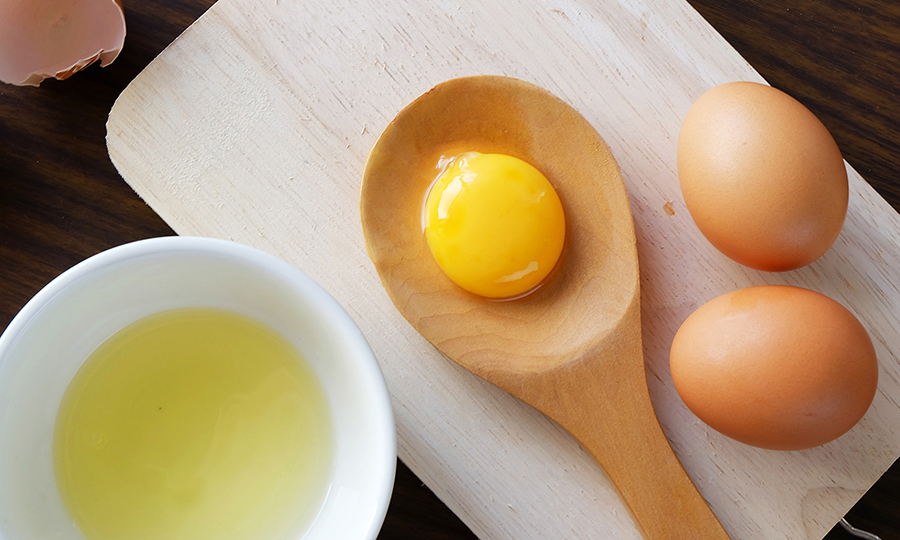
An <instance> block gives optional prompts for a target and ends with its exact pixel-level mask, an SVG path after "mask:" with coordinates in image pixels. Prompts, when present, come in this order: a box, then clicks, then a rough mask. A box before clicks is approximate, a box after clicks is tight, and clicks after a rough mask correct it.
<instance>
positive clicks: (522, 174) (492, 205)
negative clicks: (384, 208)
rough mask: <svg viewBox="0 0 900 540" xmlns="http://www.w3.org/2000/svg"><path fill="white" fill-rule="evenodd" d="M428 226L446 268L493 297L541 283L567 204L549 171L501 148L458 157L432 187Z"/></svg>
mask: <svg viewBox="0 0 900 540" xmlns="http://www.w3.org/2000/svg"><path fill="white" fill-rule="evenodd" d="M424 225H425V238H426V240H427V242H428V247H429V248H430V249H431V253H432V254H433V255H434V258H435V260H436V261H437V263H438V266H440V267H441V270H443V271H444V273H445V274H447V276H448V277H449V278H450V279H451V280H453V282H454V283H456V284H457V285H459V286H460V287H462V288H463V289H465V290H467V291H469V292H471V293H474V294H477V295H480V296H484V297H487V298H512V297H517V296H521V295H523V294H526V293H528V292H530V291H531V290H533V289H534V288H536V287H537V286H538V285H540V284H541V282H542V281H543V280H544V278H546V277H547V275H548V274H549V273H550V271H551V270H553V267H554V266H556V262H557V260H558V259H559V256H560V253H561V252H562V248H563V242H564V240H565V236H566V221H565V216H564V214H563V208H562V203H561V202H560V200H559V196H558V195H557V194H556V190H554V189H553V186H552V185H551V184H550V182H549V181H548V180H547V178H546V177H545V176H544V175H543V174H541V172H540V171H538V170H537V169H536V168H534V167H533V166H531V165H529V164H528V163H525V162H524V161H522V160H521V159H518V158H514V157H511V156H507V155H503V154H479V153H477V152H468V153H465V154H461V155H459V156H456V157H455V158H453V159H452V160H451V161H450V162H449V164H447V165H446V166H445V167H444V170H443V171H442V172H441V174H440V176H438V178H437V180H436V181H435V183H434V185H433V186H432V188H431V191H430V192H429V193H428V197H427V199H426V201H425V216H424Z"/></svg>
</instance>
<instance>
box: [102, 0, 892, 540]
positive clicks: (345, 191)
mask: <svg viewBox="0 0 900 540" xmlns="http://www.w3.org/2000/svg"><path fill="white" fill-rule="evenodd" d="M473 74H498V75H508V76H513V77H517V78H520V79H523V80H526V81H529V82H533V83H535V84H538V85H540V86H542V87H544V88H546V89H547V90H549V91H551V92H553V93H554V94H556V95H557V96H559V97H561V98H562V99H564V100H565V101H567V102H568V103H569V104H571V105H572V106H574V107H575V108H576V109H577V110H578V111H580V112H581V113H582V114H583V115H584V116H585V117H586V118H587V120H588V121H590V122H591V123H592V124H593V125H594V127H595V128H596V129H597V130H598V131H599V132H600V134H601V135H602V136H603V137H604V138H605V139H606V141H607V143H608V144H609V145H610V147H611V149H612V151H613V154H614V155H615V156H616V158H617V159H618V161H619V165H620V166H621V168H622V172H623V177H624V179H625V183H626V186H627V188H628V190H629V194H630V196H631V204H632V211H633V214H634V218H635V225H636V230H637V237H638V250H639V257H640V264H641V286H642V296H641V300H642V324H643V329H644V352H645V360H646V366H647V376H648V377H647V378H648V382H649V385H650V391H651V394H652V397H653V401H654V404H655V406H656V409H657V413H658V416H659V418H660V421H661V423H662V425H663V427H664V430H665V432H666V434H667V436H668V437H669V439H670V441H671V443H672V445H673V447H674V449H675V450H676V453H677V454H678V456H679V458H680V459H681V461H682V463H683V464H684V466H685V468H686V469H687V471H688V473H689V474H690V476H691V477H692V478H693V480H694V481H695V483H696V484H697V486H698V488H699V489H700V491H701V493H702V494H703V495H704V497H705V498H706V499H707V500H708V501H709V503H710V505H711V507H712V509H713V511H714V512H715V513H716V515H717V516H718V517H719V519H720V520H721V521H722V523H723V525H724V526H725V528H726V530H727V531H728V532H729V533H730V534H731V536H732V537H733V538H734V539H735V540H751V539H752V540H757V539H763V538H764V539H768V540H777V539H791V540H799V539H818V538H821V537H822V536H824V534H825V533H826V532H827V531H828V530H829V529H830V528H831V527H832V526H833V525H834V524H835V523H836V522H837V521H838V520H839V519H840V518H841V516H842V515H843V514H844V513H845V512H846V511H847V510H848V509H849V508H850V507H851V506H852V505H853V503H854V502H855V501H856V500H857V499H858V498H859V497H860V496H861V495H862V494H863V493H864V492H865V490H866V489H868V488H869V486H871V485H872V484H873V483H874V482H875V481H876V480H877V478H878V477H879V476H880V475H881V474H882V473H883V472H884V471H885V470H886V469H887V468H888V467H889V466H890V465H891V463H892V462H893V461H894V459H895V458H896V457H897V456H898V455H900V430H898V429H896V428H895V426H897V425H900V406H898V403H897V401H896V398H897V396H900V381H898V375H900V364H898V358H897V356H896V352H895V351H897V350H898V346H900V334H898V328H900V324H898V323H897V322H896V321H895V318H894V315H893V306H896V305H900V292H898V290H897V288H896V287H895V285H894V284H893V283H900V275H898V271H897V269H900V249H898V247H897V246H898V240H900V234H898V231H900V218H898V215H897V214H896V213H895V212H894V211H893V210H892V209H891V208H890V207H889V205H888V204H887V203H886V202H885V201H884V200H883V199H881V198H880V197H879V196H878V195H877V194H876V193H875V192H874V191H873V190H872V189H871V188H870V187H869V186H868V185H867V184H866V183H865V182H864V181H863V180H862V179H861V178H860V176H859V175H858V174H857V173H856V172H855V171H853V170H850V171H849V173H850V187H851V194H850V208H849V213H848V218H847V222H846V224H845V227H844V230H843V232H842V234H841V236H840V238H839V239H838V241H837V242H836V244H835V245H834V247H833V248H832V249H831V251H829V252H828V253H827V254H826V255H825V257H824V258H822V259H820V260H819V261H817V262H815V263H814V264H812V265H811V266H809V267H806V268H803V269H801V270H798V271H794V272H789V273H785V274H767V273H763V272H757V271H754V270H750V269H747V268H744V267H741V266H740V265H738V264H736V263H734V262H731V261H730V260H728V259H726V258H725V257H724V256H723V255H721V254H719V253H718V252H717V251H715V249H713V248H712V247H711V246H710V245H709V244H708V243H707V242H706V241H705V240H704V239H703V237H702V236H701V235H700V233H699V232H698V230H697V229H696V227H695V226H694V224H693V223H692V222H691V220H690V217H689V215H688V214H687V212H686V210H685V208H684V204H683V201H682V198H681V196H680V193H679V189H678V182H677V176H676V171H675V148H676V141H677V136H678V130H679V128H680V124H681V119H682V118H683V116H684V114H685V113H686V112H687V110H688V108H689V107H690V105H691V103H692V102H693V101H694V100H695V99H696V98H697V97H698V96H699V95H700V94H701V93H702V92H703V91H705V90H706V89H708V88H710V87H711V86H713V85H715V84H718V83H722V82H726V81H731V80H755V81H761V80H762V79H761V78H760V76H759V75H758V74H757V73H756V72H755V71H754V70H753V69H752V68H751V67H750V66H749V65H748V64H747V63H746V62H745V61H743V60H742V59H741V58H740V56H739V55H738V54H737V53H736V52H735V51H734V50H733V49H732V48H731V47H730V46H729V45H728V44H727V43H726V42H725V41H724V40H723V39H722V38H721V37H720V36H719V35H718V34H717V33H716V32H715V31H714V30H713V29H712V28H711V27H710V26H709V25H708V24H707V23H706V22H705V21H703V20H702V18H701V17H700V16H699V15H698V14H697V13H696V12H695V11H693V9H692V8H691V7H690V6H689V5H688V4H687V3H686V2H684V1H683V0H660V1H652V0H644V1H631V0H618V1H617V0H594V1H587V0H507V1H498V0H454V1H445V0H435V1H411V2H388V3H384V2H374V1H372V0H336V1H334V2H303V1H301V0H219V2H218V3H217V4H216V5H214V6H213V8H212V9H211V10H210V11H209V12H207V13H206V14H205V15H204V16H203V17H201V18H200V19H199V20H198V21H197V22H196V23H195V24H194V25H193V26H192V27H191V28H189V29H188V30H187V31H186V32H185V33H184V34H183V35H182V36H181V37H180V38H178V39H177V40H176V41H175V42H174V43H173V44H172V45H171V46H170V47H169V48H168V49H166V51H164V52H163V53H162V55H160V57H159V58H157V59H156V60H155V61H154V62H153V63H152V64H151V65H150V66H149V67H148V68H147V69H146V70H145V71H144V72H143V73H141V74H140V75H139V76H138V77H137V78H136V79H135V80H134V82H133V83H132V84H131V85H130V86H129V87H128V88H127V89H126V90H125V91H124V92H123V94H122V96H121V97H120V98H119V100H118V101H117V103H116V105H115V106H114V108H113V110H112V112H111V115H110V120H109V124H108V129H109V133H108V143H109V150H110V155H111V157H112V160H113V163H114V164H115V165H116V167H117V168H118V169H119V171H120V173H121V174H122V176H123V177H124V178H125V179H126V180H127V181H128V182H129V183H130V184H131V186H133V187H134V189H135V190H136V191H137V193H138V194H140V195H141V197H143V198H144V199H145V200H146V201H147V202H148V203H149V204H150V205H151V206H152V207H153V209H154V210H155V211H156V212H157V213H159V214H160V215H161V216H162V217H163V219H165V220H166V222H167V223H169V225H171V226H172V228H173V229H174V230H175V231H176V232H178V233H179V234H182V235H202V236H213V237H219V238H226V239H231V240H235V241H238V242H242V243H245V244H249V245H252V246H255V247H258V248H261V249H263V250H266V251H268V252H270V253H273V254H275V255H278V256H280V257H282V258H284V259H285V260H287V261H289V262H290V263H292V264H294V265H296V266H297V267H298V268H300V269H301V270H303V271H304V272H306V273H307V274H309V275H310V276H311V277H313V278H314V279H315V280H317V281H318V282H319V283H321V284H322V285H323V286H324V287H325V288H326V289H327V290H328V291H329V292H330V293H331V294H332V295H334V296H335V297H336V298H337V299H338V301H340V302H341V304H342V305H343V306H344V307H345V308H346V309H347V311H348V312H349V313H350V315H351V316H352V317H353V318H354V320H355V321H356V322H357V323H358V324H359V326H360V327H361V329H362V331H363V332H364V334H365V335H366V337H367V338H368V340H369V342H370V344H371V345H372V347H373V349H374V351H375V353H376V355H377V356H378V358H379V361H380V363H381V367H382V370H383V371H384V375H385V379H386V382H387V385H388V388H389V390H390V392H391V395H392V403H393V406H394V412H395V416H396V421H397V430H398V439H399V448H398V451H399V454H400V457H401V459H403V461H404V462H405V463H406V464H407V465H409V467H410V468H411V469H412V470H413V471H414V472H415V473H416V474H417V475H419V477H420V478H421V479H422V480H423V481H424V482H425V483H426V484H428V486H429V487H431V488H432V489H433V490H434V491H435V492H436V493H437V494H438V495H439V496H440V497H441V499H442V500H444V502H446V503H447V504H448V505H449V506H450V508H451V509H452V510H453V511H454V512H456V513H457V514H458V515H460V516H461V517H462V519H463V520H464V521H465V522H466V523H467V524H468V525H469V527H471V528H472V530H473V531H474V532H475V533H476V534H477V535H478V536H479V537H480V538H483V539H497V540H500V539H503V540H513V539H515V540H527V539H535V540H536V539H547V538H591V539H593V538H602V539H629V540H637V539H638V538H639V536H638V534H637V532H636V530H635V528H634V526H633V525H632V523H631V520H630V518H629V516H628V513H627V511H626V510H625V508H624V506H622V504H621V502H620V501H619V499H618V497H617V496H616V493H615V491H614V490H613V489H612V487H611V486H610V484H609V482H608V481H607V479H606V478H605V476H604V475H603V473H602V471H601V470H600V469H599V467H597V466H596V465H595V464H594V463H593V461H591V459H590V457H589V456H588V455H587V453H586V452H584V451H583V450H582V449H581V448H580V447H579V446H578V444H577V443H576V442H575V441H574V439H572V438H571V437H570V436H569V435H568V434H567V433H565V432H564V431H563V430H562V429H561V428H559V427H558V426H556V425H555V424H553V423H552V422H550V421H549V420H547V419H546V418H545V417H543V416H542V415H541V414H540V413H537V412H536V411H534V410H533V409H531V408H530V407H528V406H527V405H524V404H523V403H521V402H519V401H517V400H516V399H514V398H512V397H510V396H508V395H507V394H505V393H504V392H502V391H500V390H498V389H497V388H495V387H493V386H491V385H489V384H487V383H485V382H483V381H481V380H479V379H478V378H476V377H475V376H473V375H471V374H469V373H468V372H466V371H464V370H463V369H462V368H459V367H458V366H456V365H455V364H454V363H452V362H450V361H448V360H447V359H446V358H444V357H443V356H442V355H441V354H440V353H438V352H437V351H436V350H435V349H434V348H433V347H431V346H430V345H429V344H428V343H427V342H426V341H425V340H424V339H423V338H422V337H421V336H419V335H418V334H417V333H416V332H415V331H414V330H413V329H412V328H411V327H410V325H409V324H408V323H407V322H406V321H405V320H404V319H403V318H402V317H401V316H400V314H399V313H398V312H397V310H396V309H395V308H394V306H393V305H392V304H391V302H390V300H389V299H388V296H387V294H386V293H385V292H384V290H383V289H382V287H381V284H380V282H379V279H378V276H377V274H376V272H375V269H374V267H373V265H372V263H371V261H370V260H369V259H368V257H367V255H366V251H365V247H364V242H363V235H362V230H361V225H360V219H359V210H358V204H359V182H360V177H361V174H362V170H363V166H364V163H365V158H366V155H367V153H368V151H369V149H370V148H371V147H372V145H373V143H374V141H375V139H376V137H377V136H378V134H379V133H380V131H381V130H382V129H383V128H384V127H385V126H386V125H387V124H388V122H389V121H390V119H391V118H392V117H393V116H394V115H395V114H396V113H397V112H398V111H399V110H400V109H401V108H402V107H403V106H405V105H406V104H407V103H408V102H410V101H411V100H413V99H414V98H416V97H417V96H419V95H420V94H422V93H423V92H425V91H427V90H428V89H429V88H431V87H432V86H434V85H435V84H437V83H439V82H441V81H443V80H446V79H450V78H453V77H457V76H464V75H473ZM668 205H671V206H668ZM667 208H670V209H673V210H674V215H670V212H667V211H666V209H667ZM765 283H786V284H793V285H800V286H805V287H809V288H811V289H814V290H817V291H820V292H823V293H825V294H827V295H829V296H831V297H832V298H835V299H837V300H838V301H840V302H842V303H843V304H844V305H846V306H848V307H849V308H850V309H851V310H852V311H853V312H854V313H856V314H857V315H858V316H859V317H860V319H861V320H862V322H863V324H864V325H865V326H866V328H867V329H868V331H869V332H870V334H871V336H872V338H873V341H874V342H875V345H876V350H877V353H878V356H879V361H880V367H881V371H880V377H881V378H880V381H879V391H878V394H877V396H876V398H875V402H874V404H873V407H872V409H870V411H869V413H868V414H867V415H866V417H865V418H864V419H863V420H862V422H861V423H860V424H858V425H857V426H856V427H855V428H854V429H853V430H852V431H851V432H850V433H848V434H847V435H845V436H844V437H842V438H841V439H839V440H838V441H835V442H833V443H830V444H828V445H826V446H823V447H820V448H816V449H813V450H808V451H802V452H774V451H766V450H760V449H756V448H752V447H748V446H745V445H742V444H740V443H737V442H734V441H731V440H729V439H727V438H725V437H723V436H721V435H719V434H717V433H716V432H714V431H712V430H710V429H709V428H707V427H706V426H705V425H704V424H702V423H701V422H699V420H697V419H696V418H695V417H694V416H693V415H692V414H691V413H690V412H689V411H688V410H687V409H686V408H685V406H684V405H683V404H682V403H681V401H680V400H679V398H678V396H677V394H676V393H675V391H674V389H673V387H672V383H671V378H670V375H669V372H668V348H669V345H670V343H671V340H672V337H673V335H674V333H675V330H676V329H677V328H678V326H679V324H680V323H681V322H682V321H683V320H684V319H685V318H686V317H687V316H688V314H689V313H691V312H692V311H693V310H694V309H695V308H697V307H698V306H699V305H701V304H702V303H703V302H705V301H707V300H709V299H711V298H713V297H715V296H717V295H719V294H721V293H724V292H727V291H731V290H734V289H736V288H739V287H744V286H749V285H758V284H765ZM622 436H627V434H624V433H623V434H622ZM634 466H635V467H640V466H641V464H640V463H637V462H636V463H635V464H634ZM672 519H678V516H672Z"/></svg>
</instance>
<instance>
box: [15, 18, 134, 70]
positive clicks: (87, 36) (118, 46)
mask: <svg viewBox="0 0 900 540" xmlns="http://www.w3.org/2000/svg"><path fill="white" fill-rule="evenodd" d="M124 41H125V16H124V14H123V12H122V5H121V3H120V2H119V0H80V1H72V0H4V1H3V2H0V81H3V82H6V83H9V84H16V85H24V86H38V85H39V84H40V83H41V81H43V80H44V79H46V78H48V77H55V78H57V79H65V78H68V77H69V76H71V75H72V74H73V73H75V72H77V71H79V70H81V69H84V68H85V67H87V66H89V65H90V64H92V63H94V62H95V61H97V60H99V61H100V64H101V65H103V66H105V65H107V64H109V63H110V62H112V61H113V60H115V59H116V57H117V56H118V55H119V51H121V50H122V45H123V43H124Z"/></svg>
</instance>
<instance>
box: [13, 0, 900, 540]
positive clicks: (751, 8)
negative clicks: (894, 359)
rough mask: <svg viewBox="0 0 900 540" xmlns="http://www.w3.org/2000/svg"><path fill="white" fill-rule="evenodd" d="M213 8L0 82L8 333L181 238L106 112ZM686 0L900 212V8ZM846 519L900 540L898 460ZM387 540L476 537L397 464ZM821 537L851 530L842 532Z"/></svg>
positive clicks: (143, 0) (130, 4) (171, 17)
mask: <svg viewBox="0 0 900 540" xmlns="http://www.w3.org/2000/svg"><path fill="white" fill-rule="evenodd" d="M213 1H214V0H124V3H125V16H126V19H127V22H128V38H127V40H126V42H125V49H124V51H123V53H122V54H121V56H120V57H119V58H118V59H117V60H116V62H115V63H114V64H112V65H111V66H110V67H107V68H105V69H100V68H99V67H96V66H95V67H91V68H89V69H87V70H86V71H85V72H82V73H80V74H77V75H76V76H75V77H73V78H71V79H69V80H68V81H64V82H58V81H47V82H45V83H44V84H43V85H42V86H41V87H40V88H18V87H13V86H8V85H3V84H0V141H2V147H0V325H2V327H3V328H5V327H6V325H7V324H8V323H9V321H10V320H11V319H12V318H13V316H15V314H16V313H17V312H18V311H19V309H20V308H21V307H22V306H23V305H24V304H25V303H26V302H27V301H28V299H29V298H30V297H31V296H32V295H34V294H35V293H36V292H37V291H38V290H39V289H40V288H41V287H43V286H44V285H45V284H46V283H47V282H49V281H50V280H51V279H53V278H54V277H56V276H57V275H58V274H60V273H61V272H63V271H64V270H66V269H67V268H69V267H70V266H72V265H74V264H76V263H77V262H79V261H81V260H83V259H85V258H86V257H89V256H91V255H94V254H95V253H98V252H100V251H103V250H105V249H107V248H110V247H113V246H116V245H119V244H123V243H126V242H131V241H134V240H139V239H142V238H148V237H154V236H163V235H171V234H174V233H173V232H172V230H171V229H170V228H169V227H168V226H167V225H166V224H165V223H164V222H163V221H162V219H160V218H159V217H158V216H157V215H156V214H155V213H154V212H153V211H152V210H151V209H150V208H149V207H148V206H147V205H145V204H144V203H143V202H142V201H141V200H140V199H139V198H138V197H137V195H135V193H134V192H133V191H132V190H131V189H130V188H129V187H128V185H127V184H126V183H125V182H124V181H123V180H122V179H121V177H119V175H118V173H117V172H116V170H115V169H114V168H113V166H112V164H111V163H110V160H109V157H108V154H107V151H106V144H105V135H106V127H105V124H106V118H107V115H108V113H109V109H110V107H111V106H112V103H113V101H114V100H115V98H116V96H117V95H118V94H119V92H121V91H122V89H124V88H125V86H126V85H127V84H128V83H129V82H130V81H131V80H132V79H133V78H134V77H135V76H136V75H137V74H138V73H139V72H140V71H141V69H143V67H144V66H146V65H147V63H149V62H150V60H152V59H153V58H154V57H155V56H156V55H157V54H159V53H160V51H162V49H163V48H164V47H165V46H166V45H167V44H168V43H170V42H171V41H172V40H174V39H175V38H176V37H177V36H178V34H179V33H181V31H182V30H183V29H184V28H185V27H187V25H189V24H190V23H191V22H192V21H193V20H195V19H196V18H197V17H199V16H200V15H201V14H202V13H203V12H204V11H205V10H206V9H207V8H208V7H209V6H210V5H212V3H213ZM586 1H602V0H586ZM673 1H677V0H673ZM689 1H690V3H691V4H692V5H693V6H694V7H695V8H696V9H697V10H698V11H699V12H700V13H701V14H702V15H703V16H704V17H706V19H707V20H708V21H709V22H710V23H711V24H712V25H713V26H714V27H715V28H716V29H718V30H719V32H720V33H722V35H724V36H725V38H726V39H727V40H728V41H729V42H731V43H732V45H733V46H734V47H735V48H736V49H737V50H738V52H740V53H741V54H742V55H743V56H744V58H746V59H747V60H748V61H749V62H750V63H751V64H752V65H753V66H754V67H755V68H756V69H757V70H758V71H759V72H760V73H761V74H762V75H763V76H764V77H765V78H766V79H767V80H768V81H769V82H770V83H771V84H772V85H773V86H776V87H778V88H781V89H782V90H785V91H786V92H788V93H789V94H791V95H793V96H794V97H796V98H797V99H799V100H800V101H801V102H803V103H804V104H806V106H807V107H809V108H810V109H811V110H812V111H813V112H814V113H815V114H816V115H818V116H819V118H821V119H822V121H823V122H824V123H825V125H826V126H827V127H828V128H829V129H830V130H831V132H832V134H834V137H835V139H836V140H837V143H838V145H839V146H840V148H841V149H842V151H843V154H844V157H845V158H846V159H847V161H848V162H850V164H851V165H852V166H853V167H855V168H856V170H857V171H859V172H860V173H861V174H862V175H863V177H865V178H866V179H867V180H868V181H869V182H870V183H871V184H872V186H874V187H875V189H876V190H878V192H879V193H881V195H882V196H883V197H884V198H885V199H886V200H887V201H888V202H889V203H890V204H891V205H893V206H894V208H895V209H900V177H898V174H897V171H900V2H896V0H800V1H790V0H788V1H783V0H689ZM898 311H900V306H898ZM898 429H900V426H898ZM848 519H849V520H850V522H851V523H853V524H854V525H855V526H857V527H860V528H864V529H867V530H870V531H872V532H873V533H876V534H878V535H879V536H881V538H882V540H891V539H898V538H900V465H895V466H894V467H893V468H892V469H891V470H889V471H888V472H887V473H886V474H885V475H884V476H883V477H882V478H881V480H879V481H878V483H876V484H875V486H874V487H873V488H872V489H871V490H869V492H868V493H867V494H866V495H865V496H864V497H863V498H862V500H861V501H860V502H859V503H858V504H857V505H856V507H854V508H853V510H852V511H851V512H850V514H849V515H848ZM379 538H382V539H385V540H387V539H392V540H396V539H421V538H428V539H437V540H440V539H453V540H461V539H471V538H474V535H472V533H471V532H469V531H468V529H467V528H466V527H465V526H464V525H463V524H462V523H460V522H459V520H458V519H457V518H456V517H455V516H454V515H453V514H452V513H451V512H450V511H449V510H448V509H447V508H446V507H445V506H444V505H443V504H442V503H441V502H440V501H439V500H438V499H437V498H436V497H435V496H434V495H433V494H432V493H431V492H430V491H429V490H428V489H427V488H425V487H424V486H423V485H422V484H421V482H420V481H419V480H418V479H417V478H416V477H415V475H413V474H412V473H411V472H410V471H409V469H407V468H406V467H405V466H403V464H402V463H400V464H398V474H397V481H396V486H395V491H394V497H393V500H392V503H391V506H390V509H389V511H388V515H387V519H386V521H385V524H384V528H383V529H382V533H381V535H380V537H379ZM826 538H828V539H829V540H839V539H848V538H851V536H850V535H849V534H847V533H845V532H843V530H842V529H840V528H836V529H835V530H833V531H832V532H831V533H829V534H828V536H826ZM23 540H25V539H23ZM35 540H36V539H35ZM548 540H558V539H548ZM698 540H702V539H698ZM760 540H765V539H760Z"/></svg>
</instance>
